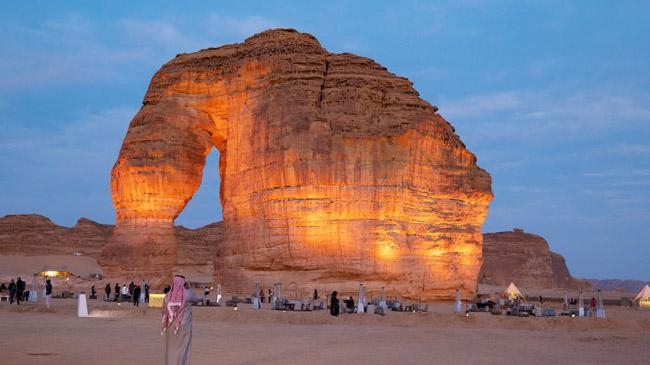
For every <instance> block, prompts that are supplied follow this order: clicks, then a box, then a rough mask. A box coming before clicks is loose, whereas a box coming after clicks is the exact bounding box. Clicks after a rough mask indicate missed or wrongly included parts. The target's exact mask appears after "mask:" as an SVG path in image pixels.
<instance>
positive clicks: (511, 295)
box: [503, 283, 526, 300]
mask: <svg viewBox="0 0 650 365" xmlns="http://www.w3.org/2000/svg"><path fill="white" fill-rule="evenodd" d="M503 294H504V295H505V296H506V297H507V298H508V299H523V300H526V297H525V296H524V295H523V294H521V292H520V291H519V289H517V286H516V285H515V283H510V285H508V287H507V288H506V289H505V290H504V291H503Z"/></svg>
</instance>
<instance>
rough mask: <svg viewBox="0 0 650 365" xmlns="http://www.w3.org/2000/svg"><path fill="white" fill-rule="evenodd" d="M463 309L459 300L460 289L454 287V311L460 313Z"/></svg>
mask: <svg viewBox="0 0 650 365" xmlns="http://www.w3.org/2000/svg"><path fill="white" fill-rule="evenodd" d="M462 310H463V303H461V301H460V289H456V304H455V306H454V313H460V312H461V311H462Z"/></svg>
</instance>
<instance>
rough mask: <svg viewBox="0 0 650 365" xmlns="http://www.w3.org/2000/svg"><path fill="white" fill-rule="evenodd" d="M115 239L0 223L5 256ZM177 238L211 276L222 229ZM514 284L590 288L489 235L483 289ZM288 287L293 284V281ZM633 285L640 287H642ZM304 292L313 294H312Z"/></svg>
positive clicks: (88, 249)
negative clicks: (490, 286) (489, 286)
mask: <svg viewBox="0 0 650 365" xmlns="http://www.w3.org/2000/svg"><path fill="white" fill-rule="evenodd" d="M112 235H113V225H108V224H100V223H96V222H93V221H91V220H88V219H86V218H81V219H79V221H78V222H77V224H76V225H75V226H74V227H71V228H68V227H62V226H58V225H56V224H54V223H52V221H50V220H49V219H48V218H46V217H43V216H40V215H36V214H29V215H8V216H5V217H3V218H0V255H44V254H53V255H61V254H63V255H70V254H72V253H73V252H82V253H83V254H84V255H87V256H91V257H95V258H97V257H98V255H99V252H100V250H101V247H102V246H103V245H105V244H107V243H108V242H109V241H110V240H111V239H112ZM174 235H175V237H176V238H177V244H178V259H177V262H176V264H175V267H174V270H176V271H178V272H182V273H191V274H192V275H197V274H198V275H201V276H204V277H208V276H211V275H212V271H213V265H214V262H215V257H216V253H217V248H218V247H220V245H221V242H222V240H223V238H224V226H223V223H222V222H216V223H212V224H209V225H206V226H204V227H201V228H198V229H187V228H185V227H182V226H175V227H174ZM111 278H115V277H111ZM117 278H119V279H120V281H125V280H126V281H127V282H128V281H130V280H133V279H134V277H133V276H129V275H128V274H122V275H118V276H117ZM144 278H147V279H149V277H144ZM136 280H139V278H137V279H136ZM511 281H514V282H515V283H517V284H518V285H520V286H521V287H522V288H550V289H564V288H588V287H590V284H589V283H588V282H586V281H585V280H577V279H574V278H573V277H572V276H571V274H570V273H569V270H568V268H567V266H566V263H565V261H564V258H563V257H562V256H561V255H559V254H557V253H555V252H552V251H549V246H548V243H547V242H546V240H544V238H542V237H540V236H538V235H534V234H529V233H525V232H523V231H522V230H516V231H513V232H499V233H485V234H484V235H483V268H482V270H481V276H480V283H481V284H491V285H499V286H505V285H507V284H508V283H510V282H511ZM592 281H593V280H592ZM284 282H285V283H287V284H289V283H291V282H292V281H284ZM294 282H295V281H294ZM614 282H615V283H616V285H618V286H616V288H618V287H623V285H622V284H620V282H621V281H620V280H619V281H614ZM603 283H604V284H603ZM164 284H165V285H166V284H167V282H164ZM633 284H634V285H636V286H638V285H639V284H638V282H634V283H633ZM643 285H645V284H643ZM641 286H642V285H641ZM594 287H597V288H604V289H607V290H610V289H612V288H613V286H612V285H609V282H607V281H601V282H597V285H594ZM228 289H229V290H230V288H228ZM296 290H298V288H296ZM631 291H633V292H635V291H638V289H636V290H634V289H632V290H631ZM304 292H305V293H309V291H308V290H304ZM247 294H250V293H247Z"/></svg>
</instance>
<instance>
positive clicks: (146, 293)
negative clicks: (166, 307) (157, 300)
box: [144, 281, 151, 303]
mask: <svg viewBox="0 0 650 365" xmlns="http://www.w3.org/2000/svg"><path fill="white" fill-rule="evenodd" d="M149 290H151V285H149V282H148V281H147V282H146V283H145V284H144V302H145V303H149Z"/></svg>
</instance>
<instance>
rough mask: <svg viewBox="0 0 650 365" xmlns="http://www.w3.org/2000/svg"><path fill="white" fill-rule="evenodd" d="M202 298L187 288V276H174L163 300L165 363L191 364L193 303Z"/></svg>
mask: <svg viewBox="0 0 650 365" xmlns="http://www.w3.org/2000/svg"><path fill="white" fill-rule="evenodd" d="M199 301H201V298H200V297H199V296H197V295H196V294H194V292H193V291H192V290H189V289H188V288H187V284H186V283H185V277H184V276H181V275H176V276H174V281H173V282H172V285H171V288H170V290H169V293H167V294H166V295H165V299H164V300H163V326H162V332H161V333H162V334H163V335H164V336H165V364H166V365H172V364H174V365H176V364H189V363H190V355H191V347H192V304H191V303H196V302H199Z"/></svg>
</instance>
